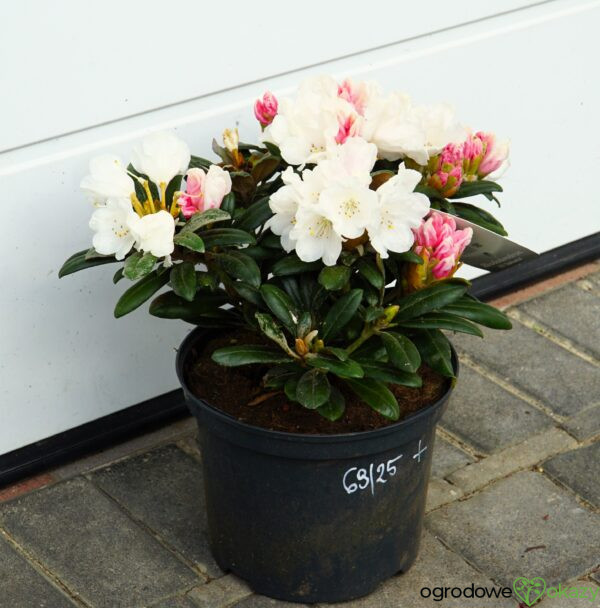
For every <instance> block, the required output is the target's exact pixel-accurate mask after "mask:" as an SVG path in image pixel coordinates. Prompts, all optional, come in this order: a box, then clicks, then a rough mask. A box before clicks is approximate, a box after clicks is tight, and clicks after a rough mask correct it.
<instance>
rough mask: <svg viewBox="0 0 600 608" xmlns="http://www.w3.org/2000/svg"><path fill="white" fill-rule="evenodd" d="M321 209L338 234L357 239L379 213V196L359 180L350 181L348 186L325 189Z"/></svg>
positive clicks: (320, 204)
mask: <svg viewBox="0 0 600 608" xmlns="http://www.w3.org/2000/svg"><path fill="white" fill-rule="evenodd" d="M319 207H320V208H321V209H322V212H323V213H324V215H325V216H326V217H327V218H328V219H329V220H330V221H331V223H332V225H333V228H334V230H335V231H336V232H337V233H338V234H341V235H342V236H344V237H346V238H348V239H356V238H358V237H359V236H361V235H362V234H363V232H364V231H365V228H366V226H367V224H368V223H369V219H370V218H372V217H373V214H375V213H376V212H377V194H376V193H375V192H373V190H369V188H368V186H363V185H362V184H361V183H360V182H359V181H358V180H353V181H350V180H349V181H348V182H347V183H346V185H343V186H342V185H333V186H331V187H328V188H325V190H323V192H321V196H320V197H319Z"/></svg>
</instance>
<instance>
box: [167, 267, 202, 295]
mask: <svg viewBox="0 0 600 608" xmlns="http://www.w3.org/2000/svg"><path fill="white" fill-rule="evenodd" d="M170 281H171V287H172V288H173V291H174V292H175V293H176V294H177V295H178V296H180V297H182V298H183V299H184V300H187V301H188V302H191V301H192V300H193V299H194V296H195V295H196V269H195V268H194V265H193V264H192V263H190V262H182V263H181V264H176V265H175V266H173V268H171V278H170Z"/></svg>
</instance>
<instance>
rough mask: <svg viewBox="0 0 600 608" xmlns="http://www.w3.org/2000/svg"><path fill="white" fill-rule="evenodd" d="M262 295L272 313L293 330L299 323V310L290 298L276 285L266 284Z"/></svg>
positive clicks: (262, 288) (262, 289)
mask: <svg viewBox="0 0 600 608" xmlns="http://www.w3.org/2000/svg"><path fill="white" fill-rule="evenodd" d="M260 293H261V295H262V297H263V300H264V301H265V303H266V305H267V306H268V307H269V308H270V310H271V312H272V313H273V314H274V315H275V316H276V317H277V318H278V319H279V320H280V321H281V322H282V323H283V324H284V325H285V326H286V327H287V328H288V329H290V330H291V329H293V328H294V327H295V326H296V323H297V322H298V310H297V309H296V306H295V305H294V303H293V302H292V299H291V298H290V296H288V294H287V293H285V291H283V290H282V289H279V287H275V285H269V284H265V285H263V286H262V287H261V288H260Z"/></svg>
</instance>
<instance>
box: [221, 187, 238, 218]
mask: <svg viewBox="0 0 600 608" xmlns="http://www.w3.org/2000/svg"><path fill="white" fill-rule="evenodd" d="M219 209H220V210H221V211H226V212H227V213H229V215H230V216H231V217H233V212H234V211H235V194H234V193H233V192H230V193H229V194H226V195H225V196H224V197H223V200H222V201H221V206H220V207H219Z"/></svg>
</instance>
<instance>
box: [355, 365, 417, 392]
mask: <svg viewBox="0 0 600 608" xmlns="http://www.w3.org/2000/svg"><path fill="white" fill-rule="evenodd" d="M359 363H360V365H361V367H362V368H363V371H364V373H365V377H366V378H373V379H374V380H380V381H381V382H388V383H390V384H402V385H403V386H409V387H412V388H419V387H421V386H422V385H423V380H421V376H419V374H415V373H413V372H403V371H402V370H399V369H398V368H396V367H394V366H393V365H390V364H389V363H382V362H380V361H363V360H359Z"/></svg>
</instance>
